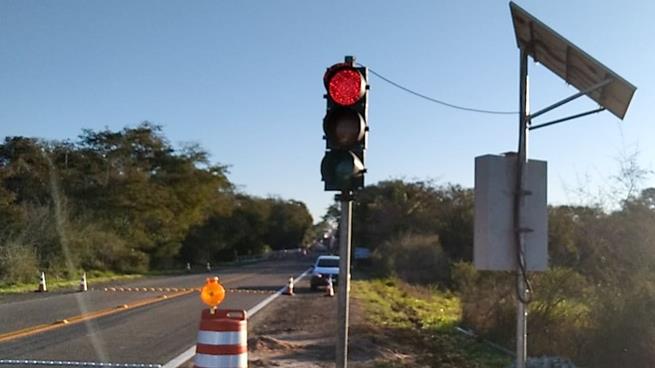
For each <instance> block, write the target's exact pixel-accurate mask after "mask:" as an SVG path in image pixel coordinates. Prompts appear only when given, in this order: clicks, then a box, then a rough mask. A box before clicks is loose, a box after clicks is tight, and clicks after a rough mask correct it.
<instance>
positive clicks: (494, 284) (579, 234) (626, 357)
mask: <svg viewBox="0 0 655 368" xmlns="http://www.w3.org/2000/svg"><path fill="white" fill-rule="evenodd" d="M622 167H623V168H625V167H632V168H633V169H634V170H628V172H625V171H623V169H622V173H623V174H624V175H622V176H621V178H620V179H621V182H622V183H626V184H628V185H626V188H627V189H628V190H627V191H623V194H624V196H623V197H622V198H621V199H620V200H619V201H617V205H616V206H614V207H613V208H612V209H608V207H607V206H605V205H602V204H601V203H599V202H597V203H595V204H589V205H580V206H551V207H549V254H550V269H549V270H548V271H547V272H542V273H531V274H530V279H531V281H532V283H533V285H534V300H533V302H532V303H531V304H530V305H529V321H528V326H529V335H530V338H529V339H528V352H529V354H530V356H533V357H538V356H554V357H562V358H568V359H571V360H572V361H573V362H574V363H575V364H577V365H578V366H586V367H597V368H615V367H621V366H625V367H651V366H653V362H655V350H653V349H652V346H654V345H655V319H653V318H652V313H653V310H654V308H655V267H653V265H655V188H648V189H644V190H641V191H639V190H637V189H636V185H635V184H636V183H637V181H638V180H636V179H639V175H643V174H644V172H643V171H639V170H638V168H637V169H635V166H634V165H632V166H630V165H628V166H622ZM635 174H637V175H636V176H635ZM336 209H337V208H336V206H335V207H333V208H332V210H331V211H330V212H329V215H330V216H332V219H331V220H332V221H337V216H338V211H336ZM353 221H354V223H353V244H354V246H364V247H368V248H370V249H371V251H372V260H371V262H372V263H371V265H370V267H369V272H370V273H371V274H372V275H375V276H377V277H381V278H382V280H402V283H401V282H400V281H392V282H393V284H394V285H395V286H398V285H412V286H411V287H414V286H416V287H420V288H427V289H426V290H432V291H434V293H435V294H434V295H435V297H436V296H438V295H446V296H451V297H452V298H453V299H452V300H451V301H450V303H452V304H448V303H446V302H445V301H446V300H450V299H448V298H446V299H443V301H441V302H435V303H436V304H439V305H445V306H446V308H444V311H448V310H451V308H452V310H455V309H459V312H458V314H456V313H454V312H453V314H450V315H449V316H450V317H443V316H442V314H440V313H439V311H434V310H432V311H430V312H427V313H425V314H424V313H423V311H422V309H421V308H422V307H419V305H420V304H418V305H417V304H416V303H417V302H416V298H415V297H412V296H411V295H412V293H410V292H409V291H405V292H406V294H407V295H406V296H405V297H400V298H397V297H395V296H394V295H395V294H394V293H396V292H400V293H402V292H403V291H402V290H407V288H409V289H411V287H410V286H402V287H397V290H396V289H384V287H383V285H384V282H385V281H380V282H381V283H382V284H379V283H373V284H371V285H366V286H363V285H362V284H358V286H359V287H365V289H368V290H369V291H368V292H367V293H369V294H370V293H371V292H372V291H371V290H383V289H384V291H379V294H380V295H381V296H382V297H381V298H380V299H379V300H377V301H376V302H375V303H372V305H375V306H376V307H375V308H378V311H377V312H374V313H373V316H376V317H374V318H377V320H378V322H380V323H384V322H385V321H386V323H390V324H394V323H395V324H401V325H402V324H406V325H409V324H412V323H420V324H421V326H423V325H430V322H429V319H427V320H426V319H425V318H424V317H425V316H426V315H430V316H432V318H437V319H438V318H447V321H450V323H455V322H454V321H455V320H457V321H458V322H457V323H460V324H461V325H462V326H463V327H465V328H469V329H472V330H473V331H475V332H476V333H477V334H479V335H481V337H482V338H485V339H489V340H491V341H493V342H495V343H497V344H499V345H502V346H504V347H506V348H507V349H508V350H510V351H513V350H514V346H515V340H514V339H515V323H516V321H515V316H516V310H515V306H516V300H515V286H514V285H515V276H514V275H513V274H511V273H503V272H479V271H476V270H475V269H474V267H473V266H472V264H471V261H472V253H473V191H472V190H471V189H466V188H462V187H460V186H456V185H445V186H440V185H435V184H433V183H429V182H405V181H401V180H390V181H384V182H379V183H377V184H375V185H371V186H368V187H366V188H365V189H364V190H363V191H362V192H361V193H359V195H358V201H357V202H356V203H355V204H354V214H353ZM389 278H392V279H389ZM404 283H406V284H404ZM353 290H355V288H353ZM444 293H445V294H444ZM373 295H374V294H373ZM401 295H402V294H401ZM371 298H372V297H371ZM385 298H388V300H393V301H394V302H391V301H389V302H387V301H385ZM455 300H458V301H457V302H455ZM395 301H398V303H397V304H394V303H396V302H395ZM389 303H391V304H389ZM448 306H450V307H451V308H449V307H448ZM382 311H387V312H385V313H383V312H382ZM376 313H377V314H376ZM455 315H457V316H458V317H457V318H455V317H454V316H455ZM380 316H384V317H380ZM419 316H423V317H419ZM443 328H445V327H443V326H442V331H443ZM437 330H438V328H437ZM425 351H426V352H428V351H429V349H426V350H425Z"/></svg>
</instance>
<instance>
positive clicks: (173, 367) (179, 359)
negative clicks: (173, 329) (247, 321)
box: [161, 268, 311, 368]
mask: <svg viewBox="0 0 655 368" xmlns="http://www.w3.org/2000/svg"><path fill="white" fill-rule="evenodd" d="M309 271H311V268H310V269H307V270H306V271H305V272H303V273H301V274H300V276H298V277H297V278H296V279H295V280H296V282H298V281H300V280H302V278H303V277H305V276H307V274H308V273H309ZM286 290H287V286H284V287H283V288H281V289H279V290H278V291H277V292H276V293H275V294H273V295H271V296H269V297H268V298H266V299H264V300H262V301H261V302H259V303H258V304H257V305H255V306H254V307H252V308H250V309H248V310H247V311H246V315H247V316H248V318H250V317H252V316H254V315H255V313H257V312H259V311H260V310H262V309H263V308H264V307H265V306H267V305H268V304H269V303H270V302H272V301H273V300H275V298H277V297H278V296H280V295H282V293H283V292H285V291H286ZM195 354H196V346H195V345H193V346H191V347H190V348H188V349H187V350H186V351H184V352H183V353H182V354H180V355H178V356H176V357H175V358H173V359H171V360H170V361H169V362H168V363H166V364H164V365H163V366H162V367H161V368H178V367H179V366H181V365H182V364H184V363H185V362H187V361H189V360H190V359H191V358H193V356H194V355H195Z"/></svg>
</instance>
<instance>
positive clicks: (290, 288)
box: [284, 277, 293, 296]
mask: <svg viewBox="0 0 655 368" xmlns="http://www.w3.org/2000/svg"><path fill="white" fill-rule="evenodd" d="M284 295H290V296H293V277H289V284H288V285H287V289H286V290H285V291H284Z"/></svg>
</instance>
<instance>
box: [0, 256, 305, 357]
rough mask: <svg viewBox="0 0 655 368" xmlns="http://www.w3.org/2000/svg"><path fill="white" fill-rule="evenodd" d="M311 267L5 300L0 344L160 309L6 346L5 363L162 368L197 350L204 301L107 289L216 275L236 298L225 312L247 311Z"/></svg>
mask: <svg viewBox="0 0 655 368" xmlns="http://www.w3.org/2000/svg"><path fill="white" fill-rule="evenodd" d="M310 263H311V259H309V258H306V259H296V260H277V261H266V262H260V263H256V264H250V265H244V266H240V267H232V268H225V269H219V270H216V271H215V272H212V273H211V274H194V275H183V276H162V277H149V278H146V279H140V280H136V281H132V282H123V283H121V285H103V286H102V287H99V288H96V290H92V291H89V292H86V293H75V292H59V293H32V294H28V295H20V296H3V297H2V298H0V303H1V304H0V336H2V335H3V334H5V335H6V334H7V333H10V332H12V331H16V330H20V329H24V328H29V327H31V326H35V325H41V324H52V323H53V322H55V321H58V320H61V319H65V318H70V317H74V316H77V315H80V314H81V313H85V312H93V311H98V310H103V309H115V308H116V306H119V305H123V304H127V305H130V304H131V303H135V302H137V301H139V300H144V299H158V300H160V301H158V302H156V303H153V304H148V305H145V306H141V307H135V308H127V309H122V310H120V312H117V313H113V314H110V315H106V316H102V317H98V318H94V319H91V320H87V321H84V322H80V323H76V324H69V325H63V326H62V327H59V328H56V329H52V330H49V331H45V332H41V333H37V334H33V335H30V336H25V337H20V338H17V339H12V340H9V341H4V342H0V359H4V360H6V359H27V360H65V361H89V362H110V363H139V364H164V363H166V362H168V361H169V360H170V359H172V358H174V357H176V356H177V355H179V354H180V353H182V352H183V351H185V350H187V348H189V347H190V346H192V345H193V344H195V339H196V334H197V327H198V323H199V318H200V312H201V310H202V309H203V308H204V307H205V306H204V305H203V304H202V302H201V301H200V298H199V295H198V293H197V292H191V293H190V294H186V295H183V296H178V297H173V298H168V299H161V298H160V297H161V295H164V294H167V295H171V294H174V293H173V292H151V291H148V292H142V291H140V292H128V291H124V292H119V291H116V292H111V291H109V292H105V291H103V289H104V287H110V286H121V287H125V288H127V287H132V288H134V287H139V288H143V287H148V288H150V287H155V288H158V287H163V288H198V287H201V286H202V285H203V284H204V282H205V279H206V278H207V277H208V276H210V275H211V276H214V275H217V276H219V277H220V278H221V282H222V284H223V286H224V287H226V288H227V289H228V290H231V291H228V293H227V294H226V297H225V301H224V302H223V303H222V304H221V305H220V308H225V309H233V308H234V309H244V310H247V309H249V308H252V307H253V306H255V305H256V304H258V303H259V302H261V301H262V300H264V299H265V298H267V297H269V296H270V295H271V294H272V293H273V292H274V291H275V290H277V289H279V288H281V287H283V286H284V285H285V284H286V281H287V279H288V277H289V276H291V275H294V276H296V275H298V274H300V273H302V272H303V271H304V270H306V269H307V268H308V266H309V264H310ZM90 287H93V285H90ZM5 366H7V365H3V367H5ZM23 367H24V366H23Z"/></svg>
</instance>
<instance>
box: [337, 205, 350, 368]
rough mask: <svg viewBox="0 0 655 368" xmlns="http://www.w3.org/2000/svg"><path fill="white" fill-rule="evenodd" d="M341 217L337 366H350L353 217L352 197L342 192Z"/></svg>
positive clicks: (341, 367)
mask: <svg viewBox="0 0 655 368" xmlns="http://www.w3.org/2000/svg"><path fill="white" fill-rule="evenodd" d="M339 198H340V199H341V218H340V221H339V288H338V299H339V300H338V302H339V306H338V309H337V324H338V328H337V349H336V351H337V359H336V360H337V367H336V368H346V367H347V366H348V313H349V293H350V236H351V231H350V223H351V217H352V198H351V197H350V194H349V193H346V192H344V193H342V194H341V196H340V197H339Z"/></svg>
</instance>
